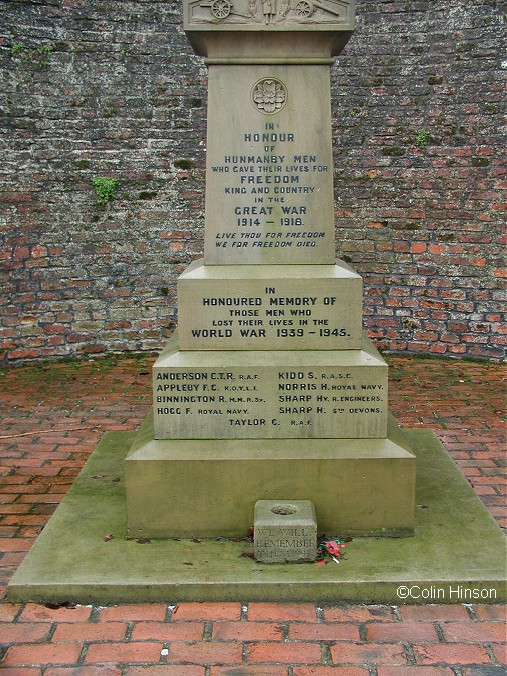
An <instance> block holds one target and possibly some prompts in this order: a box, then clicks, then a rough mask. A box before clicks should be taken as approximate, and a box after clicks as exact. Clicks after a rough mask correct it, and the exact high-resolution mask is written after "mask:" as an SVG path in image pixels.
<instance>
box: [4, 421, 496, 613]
mask: <svg viewBox="0 0 507 676" xmlns="http://www.w3.org/2000/svg"><path fill="white" fill-rule="evenodd" d="M405 433H406V435H407V437H408V439H409V442H410V444H411V447H412V448H413V450H414V452H415V454H416V456H417V463H418V467H417V505H418V509H417V520H416V533H415V537H409V538H381V537H376V538H355V539H354V540H353V541H352V542H349V543H348V544H347V547H346V549H345V550H344V552H345V556H346V559H345V560H342V562H341V563H340V565H335V564H333V563H329V564H328V565H326V566H317V565H316V564H314V563H303V564H287V565H285V564H280V565H277V566H272V565H269V564H262V563H257V562H255V561H253V560H252V559H250V558H247V557H244V556H243V553H244V552H247V551H253V543H248V542H233V541H230V540H203V541H201V542H194V541H192V540H152V541H149V542H146V541H144V540H141V541H136V540H127V539H126V538H125V534H126V531H127V517H126V507H125V485H124V476H123V468H124V460H125V456H126V453H127V451H128V449H129V447H130V446H131V444H132V442H133V439H134V436H135V433H131V432H110V433H107V434H106V435H105V436H104V438H103V440H102V441H101V443H100V444H99V446H98V447H97V448H96V450H95V451H94V453H93V454H92V456H91V458H90V460H89V461H88V462H87V464H86V466H85V467H84V469H83V471H82V472H81V474H80V475H79V477H78V478H77V479H76V481H75V482H74V484H73V486H72V488H71V489H70V491H69V492H68V494H67V495H66V496H65V498H64V500H63V501H62V503H61V504H60V506H59V507H58V509H57V510H56V511H55V513H54V515H53V516H52V517H51V519H50V521H49V523H48V524H47V526H46V528H45V529H44V531H43V532H42V533H41V535H40V536H39V538H38V539H37V541H36V543H35V545H34V546H33V547H32V549H31V551H30V552H29V553H28V554H27V556H26V558H25V560H24V561H23V563H22V564H21V566H20V567H19V569H18V571H17V572H16V574H15V575H14V577H13V579H12V581H11V583H10V584H9V586H8V598H9V600H10V601H12V602H19V601H36V602H48V601H52V602H63V601H66V600H70V601H74V602H77V603H102V604H103V603H116V602H141V601H143V602H146V601H166V602H169V603H174V602H178V601H233V600H235V601H266V600H269V601H313V602H315V601H319V602H323V603H324V602H334V603H336V602H355V603H357V602H364V603H467V602H476V603H477V602H481V603H487V602H499V601H504V600H506V598H507V595H506V582H505V561H506V558H505V556H506V550H505V537H504V535H503V533H502V531H501V530H500V528H499V527H498V526H497V524H496V523H495V521H494V520H493V519H492V517H491V515H490V514H489V512H488V511H487V509H486V508H485V507H484V506H483V504H482V503H481V501H480V500H479V498H478V497H477V496H476V495H475V493H474V491H473V489H472V488H471V487H470V485H469V484H468V482H467V481H466V479H465V478H464V477H463V476H462V475H461V473H460V471H459V469H458V468H457V466H456V465H455V464H454V462H453V461H452V460H451V459H450V458H449V456H448V454H447V453H446V451H445V449H444V448H443V447H442V445H441V444H440V442H439V441H438V440H437V438H436V437H435V435H434V434H433V432H431V430H428V429H421V430H405ZM118 479H119V481H118ZM327 535H329V536H339V535H340V533H327Z"/></svg>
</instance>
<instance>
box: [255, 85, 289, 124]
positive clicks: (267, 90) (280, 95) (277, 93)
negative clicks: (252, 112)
mask: <svg viewBox="0 0 507 676" xmlns="http://www.w3.org/2000/svg"><path fill="white" fill-rule="evenodd" d="M252 101H253V104H254V106H255V107H256V108H257V109H258V110H260V111H261V112H263V113H267V114H268V115H272V114H273V113H277V112H278V111H279V110H281V109H282V108H283V107H284V106H285V103H286V101H287V89H286V88H285V85H284V84H283V82H280V80H276V79H275V78H265V79H263V80H259V81H258V82H256V83H255V85H254V87H253V89H252Z"/></svg>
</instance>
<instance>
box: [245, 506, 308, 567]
mask: <svg viewBox="0 0 507 676" xmlns="http://www.w3.org/2000/svg"><path fill="white" fill-rule="evenodd" d="M254 552H255V559H256V560H257V561H260V562H262V563H303V562H305V561H315V556H316V553H317V518H316V515H315V507H314V506H313V502H310V500H290V501H288V500H258V501H257V502H256V503H255V514H254Z"/></svg>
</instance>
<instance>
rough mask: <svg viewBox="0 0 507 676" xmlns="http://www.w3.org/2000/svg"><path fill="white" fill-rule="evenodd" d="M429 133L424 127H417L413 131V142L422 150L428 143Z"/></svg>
mask: <svg viewBox="0 0 507 676" xmlns="http://www.w3.org/2000/svg"><path fill="white" fill-rule="evenodd" d="M430 137H431V133H430V132H429V131H426V130H425V129H418V130H417V131H416V133H415V144H416V146H418V147H419V148H421V149H422V150H424V148H426V146H427V145H428V141H429V139H430Z"/></svg>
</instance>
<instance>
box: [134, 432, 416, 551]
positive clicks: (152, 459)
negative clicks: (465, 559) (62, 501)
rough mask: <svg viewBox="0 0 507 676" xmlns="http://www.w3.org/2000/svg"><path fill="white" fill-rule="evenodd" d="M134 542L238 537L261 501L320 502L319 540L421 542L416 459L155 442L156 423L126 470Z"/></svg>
mask: <svg viewBox="0 0 507 676" xmlns="http://www.w3.org/2000/svg"><path fill="white" fill-rule="evenodd" d="M125 473H126V477H125V481H126V490H127V512H128V537H130V538H145V537H149V538H175V537H196V536H197V537H237V536H243V535H244V534H245V533H246V532H247V530H248V528H249V527H251V526H252V525H253V514H254V506H255V503H256V502H257V500H284V499H286V498H287V496H290V498H291V499H292V500H311V501H312V502H313V503H314V505H315V509H316V512H317V522H318V527H319V533H331V532H333V533H335V532H340V533H342V534H343V535H349V534H350V535H373V534H375V535H412V534H413V529H414V505H415V498H414V492H415V457H414V455H413V454H412V452H411V450H410V446H409V444H408V442H407V441H406V439H405V437H404V434H403V432H402V431H401V430H400V429H399V428H398V427H397V426H396V424H395V423H394V422H393V421H392V420H391V421H390V424H389V430H388V438H386V439H311V440H310V439H276V440H273V439H234V440H233V439H231V440H218V439H206V440H196V439H192V440H186V439H177V440H168V439H165V440H155V439H154V438H153V423H152V421H151V419H147V421H146V422H145V424H144V426H143V427H142V428H141V430H140V431H139V433H138V434H137V436H136V439H135V441H134V443H133V445H132V447H131V450H130V452H129V455H128V457H127V460H126V467H125Z"/></svg>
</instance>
